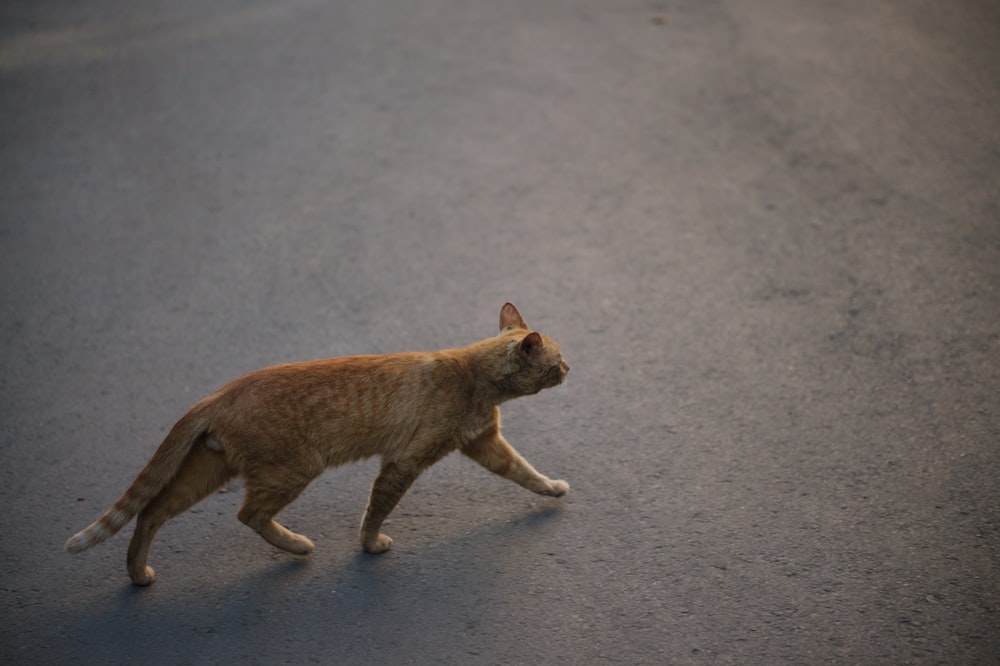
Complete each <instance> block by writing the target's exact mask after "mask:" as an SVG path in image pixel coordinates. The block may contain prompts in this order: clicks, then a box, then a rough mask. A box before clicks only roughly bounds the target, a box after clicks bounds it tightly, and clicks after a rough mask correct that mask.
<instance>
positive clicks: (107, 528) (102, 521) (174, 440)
mask: <svg viewBox="0 0 1000 666" xmlns="http://www.w3.org/2000/svg"><path fill="white" fill-rule="evenodd" d="M203 405H204V402H203V403H199V404H198V405H195V407H193V408H192V409H191V410H190V411H188V413H187V414H185V415H184V416H183V417H181V420H180V421H178V422H177V424H176V425H174V427H173V428H171V430H170V432H169V433H168V434H167V437H166V439H164V440H163V443H162V444H160V446H159V448H157V449H156V453H154V454H153V457H152V458H150V460H149V462H148V463H146V466H145V467H144V468H143V469H142V471H141V472H139V476H137V477H136V479H135V481H133V482H132V485H131V486H129V488H128V490H126V491H125V494H124V495H122V496H121V497H120V498H119V499H118V501H117V502H115V504H114V506H112V507H111V508H110V509H108V510H107V511H105V512H104V515H102V516H101V517H100V518H98V519H97V520H96V521H94V522H93V523H91V524H90V525H89V526H88V527H86V528H84V529H83V530H82V531H80V532H78V533H76V534H74V535H73V536H72V537H70V538H69V541H67V542H66V552H67V553H80V552H83V551H85V550H87V549H88V548H92V547H94V546H96V545H97V544H99V543H101V542H102V541H104V540H106V539H108V538H110V537H112V536H114V535H115V534H116V533H117V532H118V530H120V529H121V528H123V527H125V526H126V525H128V524H129V522H130V521H131V520H132V519H133V518H134V517H135V515H136V514H137V513H139V512H140V511H142V510H143V509H144V508H146V506H147V505H148V504H149V503H150V502H151V501H152V500H153V498H154V497H156V496H157V495H158V494H159V493H160V491H162V490H163V489H164V488H166V486H167V484H168V483H170V480H171V479H173V478H174V476H176V475H177V471H178V470H179V469H180V467H181V463H183V462H184V458H186V457H187V454H188V452H189V451H190V450H191V447H192V446H194V443H195V442H196V441H198V438H199V437H200V436H201V435H202V434H204V432H205V429H206V428H207V425H208V424H207V419H205V418H204V416H203V415H202V413H201V412H202V409H200V408H201V407H202V406H203Z"/></svg>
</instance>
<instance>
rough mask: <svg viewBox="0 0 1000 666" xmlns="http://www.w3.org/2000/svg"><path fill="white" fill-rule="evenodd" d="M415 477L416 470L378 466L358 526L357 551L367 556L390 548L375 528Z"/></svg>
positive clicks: (385, 464) (388, 540)
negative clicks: (362, 550)
mask: <svg viewBox="0 0 1000 666" xmlns="http://www.w3.org/2000/svg"><path fill="white" fill-rule="evenodd" d="M419 475H420V469H419V468H417V467H414V466H411V465H405V464H400V463H396V462H383V463H382V468H381V469H380V470H379V474H378V476H377V477H375V482H374V483H373V484H372V492H371V495H370V496H369V498H368V507H367V508H366V509H365V517H364V520H363V521H362V522H361V547H362V548H364V549H365V550H366V551H367V552H369V553H383V552H385V551H387V550H389V548H391V547H392V539H391V538H389V536H388V535H386V534H382V533H381V532H379V528H381V527H382V522H383V521H384V520H385V519H386V517H387V516H388V515H389V513H390V512H391V511H392V510H393V509H394V508H395V506H396V504H397V503H398V502H399V500H400V498H401V497H402V496H403V494H404V493H405V492H406V491H407V489H409V487H410V486H411V485H412V484H413V482H414V481H415V480H416V478H417V476H419Z"/></svg>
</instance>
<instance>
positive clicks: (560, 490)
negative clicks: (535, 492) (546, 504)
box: [539, 481, 569, 497]
mask: <svg viewBox="0 0 1000 666" xmlns="http://www.w3.org/2000/svg"><path fill="white" fill-rule="evenodd" d="M568 492H569V484H568V483H566V482H565V481H550V482H549V487H548V488H546V489H544V490H542V491H540V492H539V494H540V495H548V496H549V497H562V496H563V495H565V494H566V493H568Z"/></svg>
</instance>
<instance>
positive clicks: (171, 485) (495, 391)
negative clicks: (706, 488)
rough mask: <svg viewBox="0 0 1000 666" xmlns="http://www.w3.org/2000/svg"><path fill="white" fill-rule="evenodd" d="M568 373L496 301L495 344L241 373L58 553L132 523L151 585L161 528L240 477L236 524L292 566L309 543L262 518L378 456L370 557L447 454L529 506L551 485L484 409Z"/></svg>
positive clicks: (366, 529) (144, 579)
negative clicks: (332, 474)
mask: <svg viewBox="0 0 1000 666" xmlns="http://www.w3.org/2000/svg"><path fill="white" fill-rule="evenodd" d="M567 372H569V366H568V365H566V363H565V362H564V361H563V358H562V354H561V353H560V350H559V345H557V344H556V343H555V342H554V341H553V340H551V339H549V338H547V337H546V336H544V335H542V334H540V333H537V332H532V331H529V330H528V326H527V324H525V323H524V319H522V318H521V315H520V313H519V312H518V311H517V308H515V307H514V306H513V305H511V304H510V303H507V304H505V305H504V306H503V308H502V309H501V310H500V334H499V335H498V336H496V337H494V338H489V339H486V340H483V341H481V342H477V343H475V344H472V345H469V346H468V347H462V348H459V349H447V350H444V351H438V352H428V353H403V354H388V355H384V356H353V357H345V358H334V359H328V360H322V361H309V362H305V363H291V364H288V365H277V366H273V367H269V368H264V369H262V370H258V371H256V372H251V373H250V374H248V375H244V376H243V377H240V378H239V379H236V380H234V381H232V382H230V383H229V384H227V385H226V386H224V387H223V388H222V389H220V390H218V391H216V392H215V393H213V394H212V395H210V396H208V397H207V398H204V399H203V400H201V401H199V402H197V403H195V405H194V406H193V407H191V409H190V410H189V411H188V413H187V414H185V415H184V416H183V417H181V420H180V421H178V422H177V424H176V425H174V427H173V428H172V429H171V431H170V433H169V434H168V435H167V437H166V439H165V440H164V441H163V443H162V444H160V447H159V448H158V449H157V450H156V452H155V453H154V454H153V457H152V458H151V459H150V461H149V462H148V463H147V464H146V466H145V468H143V470H142V471H141V472H140V473H139V476H138V477H137V478H136V479H135V481H133V482H132V485H131V486H129V488H128V490H126V491H125V494H124V495H122V496H121V498H120V499H119V500H118V501H117V502H115V504H114V506H112V507H111V508H110V509H108V511H107V512H105V514H104V515H102V516H101V517H100V518H99V519H98V520H97V521H96V522H94V523H93V524H92V525H90V526H89V527H87V528H86V529H84V530H83V531H82V532H80V533H78V534H76V535H74V536H73V537H71V538H70V539H69V541H67V542H66V550H67V552H70V553H78V552H80V551H83V550H86V549H87V548H90V547H91V546H95V545H97V544H99V543H101V542H102V541H104V540H105V539H107V538H108V537H110V536H112V535H113V534H115V533H116V532H118V530H120V529H121V528H122V527H124V526H125V525H127V524H128V522H129V521H130V520H132V518H133V516H136V515H137V514H138V519H137V521H136V527H135V533H134V534H133V535H132V541H131V542H130V543H129V547H128V573H129V576H130V577H131V579H132V582H133V583H135V584H136V585H149V584H150V583H152V582H153V579H154V573H153V569H152V567H149V566H147V564H146V561H147V559H148V557H149V547H150V544H151V543H152V541H153V537H154V536H155V535H156V532H157V531H158V530H159V529H160V527H162V526H163V524H164V523H165V522H167V521H168V520H170V519H171V518H173V517H174V516H177V515H178V514H180V513H182V512H184V511H186V510H187V509H188V508H190V507H191V506H192V505H194V504H195V503H196V502H198V501H200V500H201V499H203V498H204V497H206V496H207V495H209V494H210V493H212V492H213V491H215V490H216V489H218V488H219V487H220V486H221V485H222V484H223V483H225V482H226V481H228V480H230V479H232V478H233V477H234V476H237V475H240V476H242V477H244V478H245V479H246V496H245V498H244V500H243V506H242V507H241V508H240V510H239V513H238V514H237V515H238V517H239V519H240V520H241V521H242V522H243V523H245V524H247V525H249V526H250V527H252V528H253V529H254V530H255V531H257V532H258V533H259V534H260V535H261V536H262V537H264V539H266V540H267V541H268V542H270V543H271V544H273V545H275V546H277V547H278V548H281V549H284V550H287V551H288V552H290V553H295V554H297V555H306V554H308V553H310V552H312V550H313V543H312V541H310V540H309V539H308V538H306V537H304V536H302V535H301V534H295V533H294V532H291V531H289V530H287V529H286V528H284V527H283V526H281V525H279V524H278V523H277V522H275V520H274V516H275V515H276V514H277V513H278V512H279V511H281V510H282V509H283V508H284V507H285V506H287V505H288V504H289V503H291V502H292V501H293V500H294V499H295V498H296V497H298V495H299V493H301V492H302V491H303V490H304V489H305V487H306V486H307V485H308V484H309V482H310V481H312V480H313V479H315V478H316V477H317V476H319V475H320V474H321V473H322V472H323V470H324V469H325V468H327V467H335V466H338V465H343V464H345V463H349V462H353V461H356V460H360V459H362V458H369V457H371V456H381V458H382V466H381V469H380V470H379V474H378V477H376V479H375V482H374V484H373V485H372V490H371V496H370V497H369V500H368V508H367V509H366V510H365V515H364V519H363V521H362V524H361V545H362V547H364V549H365V550H366V551H368V552H369V553H381V552H383V551H385V550H387V549H388V548H389V547H390V546H391V545H392V539H390V538H389V537H388V536H386V535H385V534H381V533H380V532H379V527H380V526H381V525H382V521H384V520H385V518H386V516H388V515H389V512H390V511H392V509H393V507H395V506H396V503H397V502H398V501H399V499H400V497H402V496H403V493H405V492H406V490H407V489H408V488H409V487H410V484H412V483H413V481H414V480H415V479H416V478H417V476H418V475H419V474H420V473H421V472H422V471H423V470H425V469H427V468H428V467H429V466H431V465H433V464H434V463H435V462H437V461H438V460H440V459H441V458H442V457H444V456H445V455H447V454H448V453H450V452H452V451H454V450H455V449H458V450H460V451H461V452H462V453H464V454H465V455H467V456H468V457H470V458H472V459H473V460H475V461H476V462H478V463H479V464H481V465H483V466H484V467H485V468H486V469H488V470H490V471H492V472H495V473H497V474H499V475H501V476H503V477H506V478H508V479H511V480H512V481H515V482H517V483H519V484H521V485H522V486H524V487H525V488H528V489H529V490H533V491H534V492H536V493H539V494H541V495H552V496H554V497H560V496H562V495H564V494H565V493H566V491H567V490H569V484H568V483H566V482H565V481H553V480H552V479H549V478H548V477H546V476H544V475H542V474H540V473H539V472H538V471H536V470H535V468H534V467H532V466H531V465H530V464H529V463H528V461H527V460H525V459H524V458H522V457H521V456H520V454H518V452H517V451H515V450H514V448H513V447H511V445H510V444H508V443H507V440H505V439H504V438H503V435H501V434H500V409H499V408H498V405H499V404H500V403H502V402H504V401H506V400H510V399H512V398H516V397H518V396H522V395H530V394H534V393H538V392H539V391H540V390H542V389H544V388H548V387H550V386H555V385H556V384H559V383H561V382H562V381H563V379H564V378H565V377H566V373H567Z"/></svg>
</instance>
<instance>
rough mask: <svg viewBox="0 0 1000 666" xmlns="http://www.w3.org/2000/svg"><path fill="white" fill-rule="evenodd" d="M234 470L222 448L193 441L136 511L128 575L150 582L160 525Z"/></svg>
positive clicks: (223, 481)
mask: <svg viewBox="0 0 1000 666" xmlns="http://www.w3.org/2000/svg"><path fill="white" fill-rule="evenodd" d="M235 475H236V470H234V469H233V468H232V467H230V466H229V464H228V463H226V458H225V455H224V454H223V453H222V452H221V451H215V450H212V449H209V448H208V447H206V446H205V444H204V443H199V444H196V445H195V447H194V448H193V449H192V450H191V452H190V453H188V455H187V457H186V458H185V459H184V462H183V463H182V464H181V467H180V469H179V470H178V471H177V475H176V476H174V478H173V479H171V480H170V482H169V483H168V484H167V486H166V487H165V488H164V489H163V490H161V491H160V494H159V495H157V496H156V497H154V498H153V500H152V501H151V502H150V503H149V504H148V505H146V507H145V508H144V509H143V510H142V511H140V512H139V515H138V516H137V518H136V524H135V532H134V533H133V534H132V540H131V541H130V542H129V545H128V555H127V565H128V575H129V578H131V579H132V582H133V583H134V584H136V585H149V584H150V583H152V582H153V580H155V577H156V573H155V572H154V571H153V568H152V567H150V566H148V564H147V561H148V560H149V549H150V546H151V545H152V543H153V537H155V536H156V533H157V532H158V531H159V529H160V528H161V527H163V524H164V523H166V522H167V521H168V520H170V519H171V518H173V517H175V516H177V515H179V514H181V513H183V512H184V511H186V510H188V509H189V508H191V507H192V506H193V505H195V504H196V503H198V502H199V501H201V500H202V499H204V498H205V497H207V496H208V495H210V494H211V493H213V492H214V491H216V490H218V489H219V487H220V486H221V485H222V484H223V483H225V482H226V481H228V480H229V479H231V478H233V476H235Z"/></svg>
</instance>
